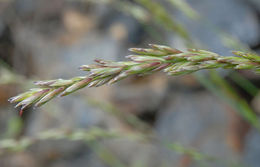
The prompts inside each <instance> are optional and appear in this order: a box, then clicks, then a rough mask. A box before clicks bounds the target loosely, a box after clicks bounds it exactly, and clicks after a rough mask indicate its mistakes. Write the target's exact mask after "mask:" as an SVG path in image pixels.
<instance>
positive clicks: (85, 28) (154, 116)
mask: <svg viewBox="0 0 260 167" xmlns="http://www.w3.org/2000/svg"><path fill="white" fill-rule="evenodd" d="M149 43H155V44H164V45H169V46H171V47H174V48H178V49H186V48H201V49H207V50H210V51H213V52H216V53H218V54H220V55H223V56H229V55H232V54H231V51H232V50H240V51H248V52H256V53H257V52H258V53H260V1H259V0H0V166H1V167H44V166H49V167H70V166H75V167H85V166H88V167H172V166H174V167H197V166H198V167H199V166H203V167H205V166H210V167H223V166H228V167H229V166H230V167H231V166H232V167H234V166H239V167H240V166H241V167H259V164H260V158H259V157H260V145H259V143H260V119H259V114H260V95H258V90H259V89H258V87H259V86H260V85H259V81H260V77H259V75H256V74H254V73H252V72H250V71H236V72H235V71H227V70H217V71H202V72H198V73H196V74H194V75H186V76H178V77H170V76H166V75H165V74H164V73H156V74H154V75H150V76H145V77H130V78H128V79H125V80H123V81H122V82H119V83H117V84H115V85H113V86H102V87H99V88H85V89H83V90H81V91H78V92H77V93H74V94H72V95H70V96H66V97H64V98H56V99H54V100H52V101H51V102H49V103H47V104H46V105H44V106H43V107H41V108H37V109H29V110H27V111H25V112H24V114H23V116H22V117H20V116H19V115H18V110H16V109H14V106H13V105H10V104H9V103H8V102H7V99H8V98H9V97H12V96H14V95H16V94H18V93H20V92H23V91H26V90H28V89H29V88H31V87H33V84H32V83H33V81H35V80H45V79H55V78H64V79H66V78H70V77H74V76H79V75H84V74H85V73H84V72H81V71H79V70H78V67H79V66H81V65H83V64H91V63H92V62H93V60H94V59H95V58H103V59H107V60H113V61H121V60H125V58H124V57H125V56H126V55H128V54H130V53H129V52H128V50H127V49H128V48H130V47H147V46H148V44H149Z"/></svg>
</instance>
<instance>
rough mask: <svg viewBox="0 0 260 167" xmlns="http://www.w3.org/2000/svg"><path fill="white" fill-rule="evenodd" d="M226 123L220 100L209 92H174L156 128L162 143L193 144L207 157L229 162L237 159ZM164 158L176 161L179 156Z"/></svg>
mask: <svg viewBox="0 0 260 167" xmlns="http://www.w3.org/2000/svg"><path fill="white" fill-rule="evenodd" d="M228 122H229V119H228V112H227V110H226V108H225V107H224V105H223V103H220V102H218V100H217V99H216V98H215V97H213V96H212V95H210V94H209V93H207V92H201V91H199V92H193V93H189V92H187V93H180V92H178V91H175V92H172V96H171V98H170V99H169V101H168V104H166V105H165V107H162V109H161V110H160V115H159V119H158V121H157V123H156V129H157V133H158V136H160V138H161V140H162V141H163V142H164V141H167V142H177V143H180V144H181V145H183V146H184V147H195V148H197V150H198V151H199V152H201V153H204V154H206V155H208V156H213V157H217V158H218V159H222V160H226V161H228V160H231V159H232V160H234V159H239V154H237V153H236V152H235V151H233V150H232V149H231V146H230V145H229V143H228V141H227V137H228V135H229V134H228V126H229V123H228ZM166 152H167V151H166ZM168 152H169V151H168ZM168 154H169V153H168ZM165 156H166V154H165ZM167 157H169V158H170V159H172V160H179V161H180V160H181V158H182V157H180V156H176V155H171V154H169V155H168V156H167ZM228 162H230V161H228ZM212 165H214V163H212ZM215 165H216V166H218V165H219V164H215Z"/></svg>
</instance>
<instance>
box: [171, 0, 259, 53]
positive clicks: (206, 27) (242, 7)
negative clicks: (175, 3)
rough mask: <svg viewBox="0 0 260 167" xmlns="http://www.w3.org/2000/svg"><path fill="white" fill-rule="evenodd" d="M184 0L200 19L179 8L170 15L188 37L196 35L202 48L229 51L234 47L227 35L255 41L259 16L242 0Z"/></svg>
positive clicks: (245, 41)
mask: <svg viewBox="0 0 260 167" xmlns="http://www.w3.org/2000/svg"><path fill="white" fill-rule="evenodd" d="M187 2H188V3H189V4H190V6H191V7H192V8H194V9H195V10H196V11H197V12H198V13H199V14H200V15H201V20H191V19H190V18H187V16H185V15H183V14H180V12H174V15H175V16H177V18H178V19H179V20H180V21H181V22H182V23H183V24H184V26H185V28H186V29H187V30H188V31H189V32H190V35H191V37H193V38H195V39H197V40H198V41H199V42H200V43H201V44H202V46H204V47H205V48H207V49H209V50H212V51H215V52H217V53H219V54H222V55H231V53H230V50H231V49H237V48H234V47H233V44H232V43H233V41H232V40H230V38H229V35H232V36H234V37H235V38H237V39H239V40H241V41H242V42H244V43H246V44H249V45H254V44H256V43H258V42H259V38H260V24H259V20H258V18H257V15H256V13H254V12H253V11H252V8H251V6H250V5H248V4H247V3H246V1H241V0H217V1H216V0H188V1H187ZM224 32H225V33H227V34H224ZM231 45H232V46H231Z"/></svg>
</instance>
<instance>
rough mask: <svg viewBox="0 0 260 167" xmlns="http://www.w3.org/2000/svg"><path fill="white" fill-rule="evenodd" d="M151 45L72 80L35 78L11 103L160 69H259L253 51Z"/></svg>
mask: <svg viewBox="0 0 260 167" xmlns="http://www.w3.org/2000/svg"><path fill="white" fill-rule="evenodd" d="M150 47H151V48H131V49H129V51H131V52H133V53H135V55H129V56H127V58H129V59H131V61H122V62H114V61H107V60H101V59H97V60H95V62H96V64H91V65H83V66H81V67H80V69H81V70H83V71H88V72H89V74H88V75H86V76H80V77H75V78H71V79H67V80H64V79H56V80H47V81H36V82H35V85H36V86H38V88H34V89H31V90H29V91H27V92H25V93H22V94H19V95H17V96H15V97H12V98H10V99H9V101H10V102H11V103H18V104H17V105H16V106H15V107H21V110H20V115H21V114H22V113H23V111H24V109H26V108H28V107H29V106H32V105H34V107H39V106H42V105H43V104H45V103H47V102H48V101H50V100H51V99H53V98H54V97H56V96H66V95H69V94H71V93H73V92H75V91H77V90H79V89H82V88H84V87H86V86H87V87H98V86H102V85H104V84H106V83H108V84H113V83H115V82H117V81H120V80H122V79H124V78H127V77H129V76H130V75H141V76H142V75H146V74H152V73H155V72H157V71H164V72H166V73H167V74H168V75H183V74H189V73H193V72H196V71H198V70H202V69H215V68H224V69H239V70H240V69H247V70H252V71H255V72H260V57H259V56H258V55H255V54H252V53H243V52H239V51H234V52H233V54H235V55H237V56H229V57H224V56H220V55H218V54H216V53H213V52H210V51H206V50H198V49H189V50H188V51H185V52H183V51H180V50H177V49H173V48H170V47H168V46H163V45H154V44H150Z"/></svg>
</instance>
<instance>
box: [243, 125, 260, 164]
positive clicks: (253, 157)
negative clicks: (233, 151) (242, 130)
mask: <svg viewBox="0 0 260 167" xmlns="http://www.w3.org/2000/svg"><path fill="white" fill-rule="evenodd" d="M259 141H260V135H259V130H258V131H257V130H255V129H254V130H252V131H250V133H249V134H248V136H247V141H246V146H245V156H244V160H245V162H246V164H248V165H249V166H251V167H258V166H259V164H260V159H259V155H260V145H259Z"/></svg>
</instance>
